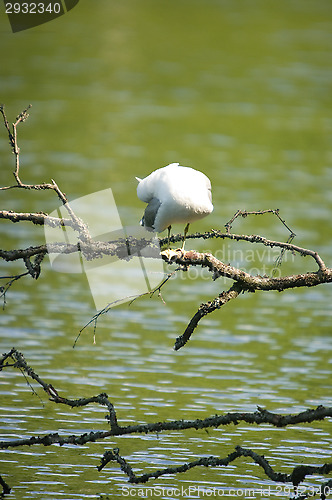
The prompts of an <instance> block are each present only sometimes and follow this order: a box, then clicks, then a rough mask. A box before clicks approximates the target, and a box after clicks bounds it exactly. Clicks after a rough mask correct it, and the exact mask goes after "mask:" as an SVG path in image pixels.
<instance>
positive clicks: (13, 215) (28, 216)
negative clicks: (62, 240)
mask: <svg viewBox="0 0 332 500" xmlns="http://www.w3.org/2000/svg"><path fill="white" fill-rule="evenodd" d="M0 219H7V220H10V221H11V222H21V221H29V222H32V223H33V224H37V225H40V226H43V225H47V226H50V227H65V226H66V227H72V228H73V227H76V225H74V224H73V222H72V220H71V219H59V218H57V217H50V216H49V215H47V214H45V213H44V212H37V213H31V212H30V213H22V212H14V211H13V210H0Z"/></svg>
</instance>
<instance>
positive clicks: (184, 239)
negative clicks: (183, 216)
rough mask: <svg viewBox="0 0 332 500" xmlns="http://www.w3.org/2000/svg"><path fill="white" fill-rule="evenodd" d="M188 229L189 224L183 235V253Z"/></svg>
mask: <svg viewBox="0 0 332 500" xmlns="http://www.w3.org/2000/svg"><path fill="white" fill-rule="evenodd" d="M188 229H189V222H188V224H187V225H186V227H185V228H184V233H183V243H182V247H181V251H182V252H183V251H184V244H185V242H186V236H187V234H188Z"/></svg>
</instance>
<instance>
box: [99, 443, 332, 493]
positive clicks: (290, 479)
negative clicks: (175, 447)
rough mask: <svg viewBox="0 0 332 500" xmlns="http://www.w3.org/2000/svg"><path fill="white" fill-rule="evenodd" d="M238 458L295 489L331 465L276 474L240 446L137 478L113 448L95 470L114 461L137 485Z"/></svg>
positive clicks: (263, 458)
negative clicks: (219, 454) (244, 459)
mask: <svg viewBox="0 0 332 500" xmlns="http://www.w3.org/2000/svg"><path fill="white" fill-rule="evenodd" d="M239 457H250V458H252V460H253V461H254V462H255V463H256V464H257V465H259V466H260V467H261V468H262V469H263V470H264V472H265V474H266V475H267V477H268V478H269V479H271V480H272V481H274V482H280V483H292V484H293V486H295V487H296V486H298V485H299V484H300V482H302V481H304V479H305V478H306V476H309V475H312V474H322V475H325V474H328V473H329V472H331V470H332V463H326V464H324V465H322V466H317V467H314V466H309V465H300V466H296V467H294V469H293V471H292V472H291V473H290V474H285V473H282V472H276V471H275V470H274V469H273V468H272V467H271V465H270V464H269V462H268V460H267V459H266V458H265V457H264V456H263V455H259V454H258V453H256V452H254V451H253V450H251V449H247V448H242V447H241V446H236V447H235V451H233V452H231V453H229V455H227V456H226V457H225V458H220V457H214V456H209V457H203V458H200V459H198V460H195V461H193V462H188V463H185V464H183V465H179V466H177V467H167V468H165V469H161V470H156V471H153V472H150V473H145V474H142V475H140V476H137V475H136V474H135V473H134V471H133V469H132V467H131V466H130V465H129V464H128V462H127V461H126V460H125V459H124V458H123V457H122V456H120V454H119V448H113V450H112V451H107V452H105V453H104V455H103V457H102V460H101V465H100V466H99V467H97V469H98V470H99V471H100V470H102V469H103V468H104V467H105V466H106V465H107V463H109V462H110V461H115V462H117V463H118V464H119V465H120V467H121V470H122V471H123V472H124V473H125V474H126V475H127V476H128V482H129V483H134V484H138V483H146V482H147V481H148V480H149V479H152V478H153V479H157V478H158V477H160V476H164V475H165V474H178V473H181V472H187V471H188V470H190V469H192V468H194V467H202V466H203V467H220V466H224V467H225V466H226V467H227V466H228V465H229V464H230V463H231V462H234V460H236V459H237V458H239Z"/></svg>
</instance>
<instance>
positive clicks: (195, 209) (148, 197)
mask: <svg viewBox="0 0 332 500" xmlns="http://www.w3.org/2000/svg"><path fill="white" fill-rule="evenodd" d="M136 179H137V180H138V186H137V196H138V198H139V199H140V200H142V201H144V202H145V203H148V205H147V207H146V210H145V213H144V217H143V219H142V224H143V225H145V226H146V227H147V228H151V229H153V230H154V231H156V232H158V233H159V232H162V231H164V229H166V228H167V227H169V226H171V225H172V224H175V223H185V224H188V223H190V222H193V221H195V220H198V219H201V218H203V217H205V216H207V215H208V214H210V213H211V212H212V210H213V205H212V196H211V182H210V180H209V178H208V177H207V176H206V175H205V174H203V173H202V172H199V171H198V170H194V169H193V168H190V167H182V166H180V165H179V163H171V164H170V165H167V166H166V167H163V168H159V169H158V170H155V171H154V172H152V173H151V174H150V175H148V176H147V177H145V178H144V179H139V178H137V177H136Z"/></svg>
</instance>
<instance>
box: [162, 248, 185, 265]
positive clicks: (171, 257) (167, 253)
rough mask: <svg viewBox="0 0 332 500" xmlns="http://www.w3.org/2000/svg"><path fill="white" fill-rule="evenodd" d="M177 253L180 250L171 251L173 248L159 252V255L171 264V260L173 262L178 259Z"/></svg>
mask: <svg viewBox="0 0 332 500" xmlns="http://www.w3.org/2000/svg"><path fill="white" fill-rule="evenodd" d="M179 251H181V249H180V248H179V249H177V250H173V248H167V249H166V250H163V251H162V252H160V255H162V256H163V257H166V259H167V260H168V261H169V262H172V260H175V259H176V258H177V257H179Z"/></svg>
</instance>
